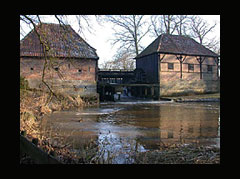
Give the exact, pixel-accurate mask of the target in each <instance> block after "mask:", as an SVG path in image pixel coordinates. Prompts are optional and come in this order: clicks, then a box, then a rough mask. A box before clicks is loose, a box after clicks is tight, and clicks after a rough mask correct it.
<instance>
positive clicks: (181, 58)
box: [176, 55, 187, 79]
mask: <svg viewBox="0 0 240 179" xmlns="http://www.w3.org/2000/svg"><path fill="white" fill-rule="evenodd" d="M186 57H187V55H185V56H184V58H183V57H182V55H180V56H178V55H176V58H177V60H178V61H179V62H180V78H181V79H182V64H183V62H184V60H185V59H186Z"/></svg>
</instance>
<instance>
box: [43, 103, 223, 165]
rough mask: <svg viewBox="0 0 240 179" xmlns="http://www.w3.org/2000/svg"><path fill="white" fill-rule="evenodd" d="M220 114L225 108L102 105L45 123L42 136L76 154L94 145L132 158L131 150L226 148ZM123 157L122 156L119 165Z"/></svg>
mask: <svg viewBox="0 0 240 179" xmlns="http://www.w3.org/2000/svg"><path fill="white" fill-rule="evenodd" d="M219 113H220V108H219V103H174V102H164V101H163V102H161V101H155V102H143V101H139V102H119V103H102V104H100V106H99V107H91V108H85V109H81V110H78V111H60V112H54V113H53V114H51V115H50V116H48V117H46V118H45V119H44V120H43V122H42V131H43V132H44V133H45V134H47V135H49V136H50V137H51V138H52V139H53V141H54V139H55V140H62V141H65V142H66V143H70V144H72V147H73V149H75V150H78V149H79V148H81V147H82V146H83V145H87V143H88V142H90V141H93V140H94V141H98V143H99V145H100V146H99V148H100V149H99V150H105V151H109V152H111V153H114V152H119V151H121V153H122V155H123V156H124V157H126V153H127V152H129V151H131V150H135V151H140V152H141V151H147V150H153V149H158V148H160V147H161V146H163V145H168V144H174V143H178V144H179V143H181V144H189V143H198V144H201V145H209V146H211V145H214V146H217V147H220V117H219V116H220V115H219ZM55 142H56V141H55ZM101 148H102V149H101ZM124 153H125V154H124ZM123 156H122V157H121V155H119V158H118V160H117V161H118V163H121V160H123V159H122V158H123ZM119 161H120V162H119ZM122 163H124V161H122Z"/></svg>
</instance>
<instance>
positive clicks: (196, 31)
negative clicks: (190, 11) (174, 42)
mask: <svg viewBox="0 0 240 179" xmlns="http://www.w3.org/2000/svg"><path fill="white" fill-rule="evenodd" d="M216 25H217V23H216V22H215V23H214V24H213V25H210V24H208V23H207V21H205V20H203V19H202V18H201V17H200V16H192V17H191V24H190V28H191V33H190V36H191V37H193V38H195V39H198V41H199V43H200V44H202V45H204V40H205V37H206V35H207V34H208V33H209V32H211V31H212V30H213V29H214V28H215V27H216Z"/></svg>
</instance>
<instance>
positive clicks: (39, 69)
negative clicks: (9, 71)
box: [20, 23, 99, 97]
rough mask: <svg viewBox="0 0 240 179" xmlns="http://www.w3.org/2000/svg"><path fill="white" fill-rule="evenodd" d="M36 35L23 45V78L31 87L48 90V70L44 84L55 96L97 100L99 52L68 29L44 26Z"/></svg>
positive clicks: (62, 26)
mask: <svg viewBox="0 0 240 179" xmlns="http://www.w3.org/2000/svg"><path fill="white" fill-rule="evenodd" d="M36 31H37V33H36ZM36 31H35V30H32V31H31V32H29V33H28V34H27V35H26V36H25V37H24V38H23V39H22V40H21V41H20V75H21V76H24V77H25V78H26V79H27V80H28V82H29V86H30V87H31V88H46V86H44V85H43V83H42V74H43V70H45V73H44V81H46V83H47V84H48V85H49V86H50V87H51V88H52V89H53V90H54V91H55V92H56V91H57V92H61V93H67V94H69V95H75V96H77V95H79V96H85V97H95V96H96V97H97V96H98V95H97V92H96V85H97V83H96V82H97V69H98V59H99V57H98V55H97V54H96V49H94V48H93V47H91V46H90V45H89V44H88V43H87V42H86V41H84V40H83V39H82V38H81V37H80V36H79V35H78V34H77V33H76V32H75V31H74V30H73V29H72V28H71V26H69V25H60V24H47V23H42V24H39V25H37V26H36ZM39 37H40V38H39ZM45 62H46V63H45ZM44 64H45V65H44Z"/></svg>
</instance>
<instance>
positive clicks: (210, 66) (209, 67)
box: [207, 65, 212, 73]
mask: <svg viewBox="0 0 240 179" xmlns="http://www.w3.org/2000/svg"><path fill="white" fill-rule="evenodd" d="M207 71H208V72H210V73H212V65H208V66H207Z"/></svg>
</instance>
